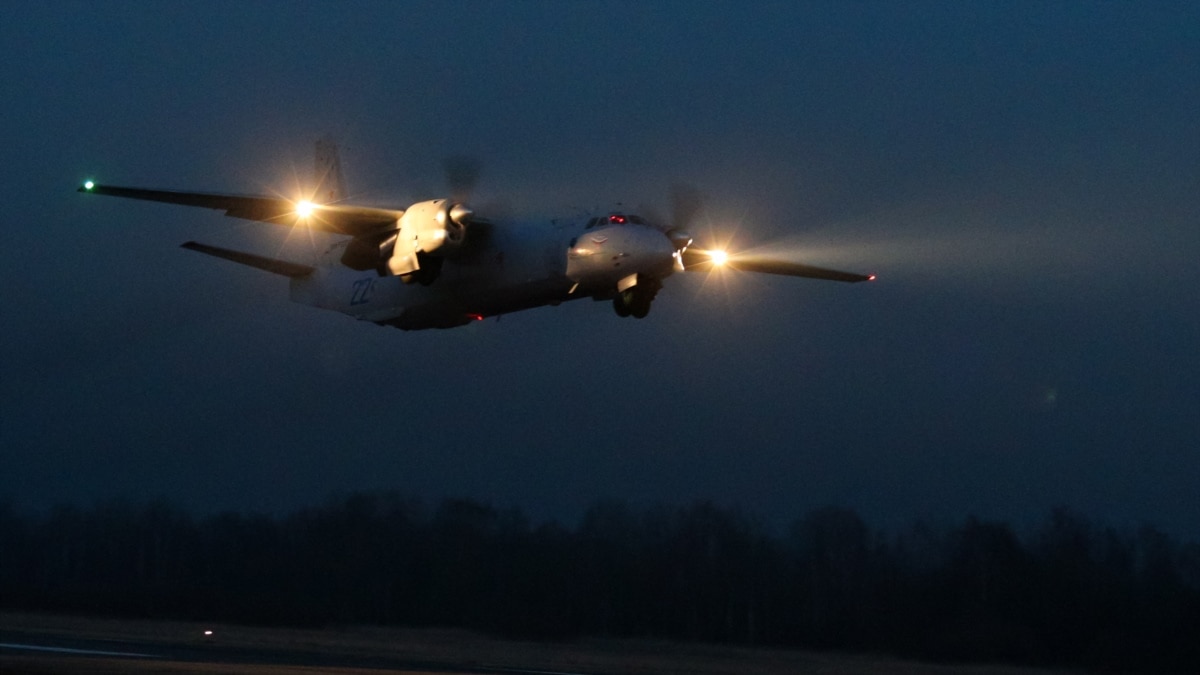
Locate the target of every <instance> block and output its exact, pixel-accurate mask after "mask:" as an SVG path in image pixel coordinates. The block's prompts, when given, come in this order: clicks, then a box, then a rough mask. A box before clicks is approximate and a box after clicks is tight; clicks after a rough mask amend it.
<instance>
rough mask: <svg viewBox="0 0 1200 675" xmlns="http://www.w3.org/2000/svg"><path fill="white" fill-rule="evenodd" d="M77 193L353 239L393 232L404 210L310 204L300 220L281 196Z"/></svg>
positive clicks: (119, 190) (121, 190)
mask: <svg viewBox="0 0 1200 675" xmlns="http://www.w3.org/2000/svg"><path fill="white" fill-rule="evenodd" d="M78 191H79V192H83V193H86V194H97V195H107V196H110V197H124V198H126V199H141V200H144V201H151V202H164V203H167V204H180V205H183V206H198V207H201V208H206V209H217V210H219V211H224V212H225V215H227V216H232V217H234V218H244V219H246V220H256V221H259V222H264V223H275V224H277V225H303V226H305V227H309V228H311V229H314V230H320V231H322V232H332V233H335V234H346V235H350V236H352V237H357V236H360V235H364V234H374V233H378V232H385V231H387V230H390V229H394V228H395V227H396V220H397V219H399V218H400V216H402V215H404V211H403V210H397V209H386V208H378V207H373V206H354V205H351V204H312V205H311V207H312V212H311V214H310V215H308V216H306V217H303V218H302V217H301V216H300V215H299V214H298V213H297V202H295V201H292V200H290V199H284V198H282V197H265V196H256V195H228V194H215V193H207V192H178V191H174V190H148V189H145V188H135V187H121V186H116V185H99V184H96V183H90V182H89V183H87V184H85V185H84V186H83V187H80V188H79V190H78Z"/></svg>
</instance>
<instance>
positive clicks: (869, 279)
mask: <svg viewBox="0 0 1200 675" xmlns="http://www.w3.org/2000/svg"><path fill="white" fill-rule="evenodd" d="M867 281H875V275H874V274H872V275H870V276H868V277H867Z"/></svg>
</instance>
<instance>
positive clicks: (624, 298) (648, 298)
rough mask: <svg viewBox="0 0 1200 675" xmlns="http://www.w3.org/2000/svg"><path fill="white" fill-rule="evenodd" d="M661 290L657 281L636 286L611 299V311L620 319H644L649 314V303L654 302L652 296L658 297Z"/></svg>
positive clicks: (659, 282)
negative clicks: (628, 317)
mask: <svg viewBox="0 0 1200 675" xmlns="http://www.w3.org/2000/svg"><path fill="white" fill-rule="evenodd" d="M661 288H662V282H661V281H658V280H650V281H648V282H646V283H643V284H638V285H637V286H634V287H633V288H630V289H628V290H626V291H622V292H621V293H620V294H618V295H617V297H615V298H613V309H614V310H615V311H616V313H617V316H620V317H626V316H632V317H633V318H635V319H644V318H646V315H648V314H649V313H650V303H652V302H654V296H656V295H658V291H659V289H661Z"/></svg>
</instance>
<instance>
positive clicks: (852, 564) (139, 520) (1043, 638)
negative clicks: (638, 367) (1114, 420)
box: [0, 493, 1200, 673]
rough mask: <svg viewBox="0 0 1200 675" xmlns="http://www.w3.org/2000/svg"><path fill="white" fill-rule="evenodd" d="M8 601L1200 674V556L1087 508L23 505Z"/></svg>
mask: <svg viewBox="0 0 1200 675" xmlns="http://www.w3.org/2000/svg"><path fill="white" fill-rule="evenodd" d="M0 606H2V607H4V608H6V609H19V610H37V611H52V612H70V613H86V614H98V615H105V616H120V617H130V618H134V617H136V618H164V619H167V618H169V619H188V620H209V621H225V622H241V623H255V624H272V625H294V626H295V625H298V626H323V625H335V624H381V625H403V626H413V627H419V626H439V627H459V628H467V629H474V630H478V631H483V632H487V633H491V634H494V635H500V636H506V637H516V638H525V639H569V638H572V637H576V636H584V635H591V636H613V637H622V636H628V637H642V638H665V639H682V640H694V641H705V642H719V643H730V644H748V645H765V646H775V647H800V648H808V649H813V648H815V649H834V650H843V651H874V652H883V653H889V654H894V655H897V656H902V657H911V658H918V659H933V660H945V661H977V662H980V661H988V662H1009V663H1019V664H1031V665H1045V666H1072V667H1083V668H1090V669H1096V670H1114V671H1142V672H1156V673H1157V672H1189V673H1194V672H1200V545H1198V544H1197V543H1195V542H1178V541H1176V540H1174V539H1172V538H1171V537H1169V536H1168V535H1166V534H1164V533H1163V532H1161V531H1159V530H1157V529H1155V528H1153V527H1149V526H1144V527H1141V528H1139V529H1135V530H1118V529H1115V528H1112V527H1105V526H1101V525H1098V524H1095V523H1093V522H1091V521H1089V520H1088V519H1086V518H1084V517H1082V516H1080V515H1078V514H1075V513H1072V512H1070V511H1067V510H1063V509H1059V510H1055V511H1053V512H1052V513H1051V514H1049V516H1048V517H1047V518H1046V519H1045V521H1044V522H1042V523H1041V524H1040V525H1039V526H1038V527H1036V528H1034V529H1033V530H1031V531H1030V532H1028V533H1025V534H1023V535H1018V533H1017V532H1016V531H1015V530H1014V529H1013V528H1012V527H1011V526H1009V525H1008V524H1005V523H1003V522H994V521H987V520H980V519H977V518H967V519H965V520H963V521H962V522H960V523H957V524H953V525H945V526H930V525H927V524H916V525H913V526H911V527H909V528H908V529H906V530H904V531H901V532H895V533H885V532H881V531H876V530H873V529H872V528H870V527H869V526H868V525H867V524H866V523H865V522H864V521H863V520H862V519H861V518H860V517H859V516H858V515H857V514H856V513H855V512H853V511H850V510H846V509H840V508H824V509H818V510H815V511H812V512H810V513H808V514H806V515H804V516H803V517H801V518H798V519H796V520H795V521H794V522H792V523H791V524H790V525H789V526H788V527H787V528H785V530H784V531H783V532H782V533H777V532H772V531H771V530H770V528H767V527H765V526H764V525H763V524H762V523H760V522H759V521H756V520H755V519H754V518H751V517H748V516H747V515H745V514H743V513H742V512H740V511H738V510H736V509H728V508H722V507H719V506H716V505H713V504H711V503H697V504H693V505H689V506H685V507H667V506H656V507H649V508H634V507H631V506H629V505H627V504H624V503H621V502H602V503H597V504H595V505H593V506H592V507H591V508H590V509H589V510H588V511H587V513H586V514H585V516H584V517H583V518H582V519H581V520H580V522H579V523H578V525H576V526H575V527H564V526H562V525H560V524H558V523H554V522H548V523H541V524H533V523H531V522H530V521H529V519H528V518H526V517H525V516H524V515H523V514H522V513H521V512H520V511H517V510H511V509H510V510H504V509H496V508H493V507H492V506H489V505H486V504H482V503H479V502H475V501H471V500H462V499H452V500H446V501H444V502H441V503H440V504H436V505H430V506H427V505H425V504H423V503H422V502H420V501H418V500H413V499H407V498H404V497H403V496H400V495H396V494H391V493H358V494H352V495H348V496H343V497H338V498H333V499H331V500H329V501H328V502H327V503H325V504H323V505H321V506H317V507H312V508H306V509H303V510H299V511H296V512H294V513H291V514H288V515H284V516H266V515H247V514H238V513H224V514H219V515H211V516H204V517H193V516H191V515H189V514H188V513H187V512H186V511H184V510H181V509H179V508H176V507H174V506H172V505H170V504H169V503H167V502H164V501H155V502H149V503H135V502H127V501H114V502H106V503H100V504H96V505H94V506H92V507H88V508H80V507H76V506H65V505H64V506H59V507H56V508H53V509H51V510H49V511H47V512H45V513H24V512H19V511H18V510H16V509H15V508H13V507H12V506H11V505H6V504H2V503H0Z"/></svg>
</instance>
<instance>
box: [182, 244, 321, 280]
mask: <svg viewBox="0 0 1200 675" xmlns="http://www.w3.org/2000/svg"><path fill="white" fill-rule="evenodd" d="M180 248H186V249H187V250H189V251H196V252H198V253H204V254H207V255H211V256H215V257H217V258H224V259H226V260H232V261H233V262H235V263H240V264H242V265H249V266H250V267H257V268H258V269H260V270H264V271H266V272H270V273H272V274H281V275H283V276H285V277H292V278H296V277H305V276H308V275H310V274H312V273H313V271H314V270H315V268H314V267H312V266H309V265H301V264H300V263H294V262H290V261H288V260H278V259H276V258H268V257H266V256H261V255H255V254H253V253H245V252H243V251H234V250H232V249H228V248H220V247H219V246H209V245H208V244H201V243H199V242H195V241H189V242H186V243H183V244H180Z"/></svg>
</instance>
